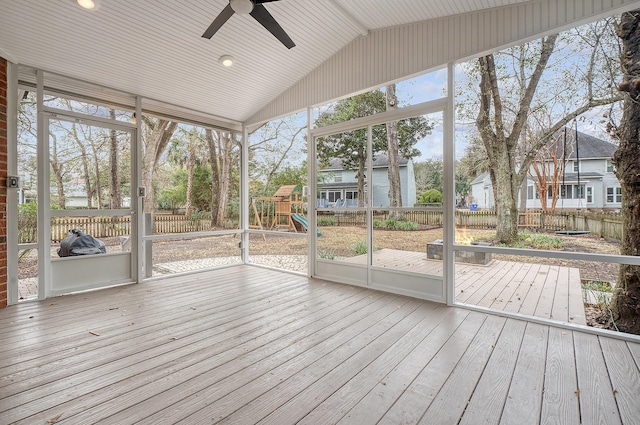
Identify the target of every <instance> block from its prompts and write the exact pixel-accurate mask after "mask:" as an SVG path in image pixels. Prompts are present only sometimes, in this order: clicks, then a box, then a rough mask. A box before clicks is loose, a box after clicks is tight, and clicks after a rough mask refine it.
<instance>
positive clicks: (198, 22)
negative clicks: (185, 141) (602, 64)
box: [0, 0, 522, 122]
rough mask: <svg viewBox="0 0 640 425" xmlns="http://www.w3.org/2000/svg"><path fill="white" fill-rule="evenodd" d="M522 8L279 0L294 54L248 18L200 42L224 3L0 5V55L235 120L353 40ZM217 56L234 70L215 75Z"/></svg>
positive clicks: (277, 11)
mask: <svg viewBox="0 0 640 425" xmlns="http://www.w3.org/2000/svg"><path fill="white" fill-rule="evenodd" d="M520 2H522V0H281V1H278V2H271V3H267V4H265V7H266V8H267V9H268V10H269V12H270V13H271V14H272V15H273V16H274V17H275V19H276V20H277V21H278V22H279V23H280V25H281V26H282V27H283V28H284V29H285V31H287V33H288V34H289V35H290V36H291V38H292V39H293V40H294V42H295V43H296V47H294V48H293V49H291V50H287V49H286V48H285V47H284V46H283V45H282V44H281V43H280V42H279V41H278V40H277V39H275V38H274V37H273V36H272V35H271V34H270V33H268V32H267V31H266V30H265V29H264V28H263V27H262V26H261V25H260V24H258V22H256V21H254V20H253V19H252V18H251V17H250V16H240V15H234V16H232V17H231V19H230V20H229V21H227V23H226V24H225V25H224V26H223V27H222V29H221V30H220V31H219V32H218V33H217V34H216V35H214V36H213V38H212V39H211V40H207V39H204V38H202V37H201V34H202V33H203V32H204V30H205V29H206V28H207V27H208V26H209V24H210V23H211V22H212V20H213V19H214V18H215V17H216V16H217V15H218V13H219V12H220V11H221V10H222V9H223V8H224V7H225V6H226V4H227V3H228V0H180V1H178V0H101V1H100V7H99V8H98V9H97V10H94V11H86V10H83V9H81V8H80V7H79V6H77V4H76V1H75V0H0V55H1V56H4V57H5V58H7V59H9V60H10V61H12V62H16V63H18V64H23V65H28V66H33V67H37V68H40V69H43V70H45V71H51V72H55V73H59V74H62V75H66V76H70V77H74V78H78V79H81V80H84V81H87V82H92V83H97V84H100V85H103V86H106V87H110V88H114V89H118V90H122V91H125V92H129V93H132V94H136V95H141V96H144V97H146V98H150V99H154V100H156V101H160V102H166V103H168V104H172V105H176V106H180V107H184V108H189V109H191V110H195V111H200V112H202V113H205V114H211V115H213V116H215V117H217V118H220V119H222V120H229V121H235V122H243V121H245V120H246V119H247V118H249V117H251V116H252V115H254V114H255V113H256V112H257V111H259V110H260V109H261V108H263V107H264V106H265V105H267V104H268V103H269V102H270V101H272V100H273V99H275V98H277V97H278V96H279V95H280V94H281V93H283V92H284V91H286V90H287V89H288V88H290V87H291V86H293V85H294V84H295V83H296V82H297V81H299V80H301V79H302V78H303V77H305V76H307V75H308V74H310V73H311V72H312V71H313V70H314V69H315V68H316V67H318V66H319V65H321V64H322V63H324V62H325V61H327V60H328V59H329V58H331V57H332V56H333V55H335V54H336V53H337V52H339V51H340V50H341V49H343V48H344V47H345V46H346V45H348V44H349V43H350V42H352V41H353V40H354V39H355V38H357V37H362V35H361V30H360V29H358V26H357V25H355V24H353V23H352V22H350V21H349V20H348V19H347V18H345V17H344V16H342V15H341V14H340V13H339V12H337V9H336V7H335V5H336V4H337V6H338V8H341V9H343V10H345V11H347V12H348V13H349V14H351V15H352V16H353V17H354V18H355V20H357V21H358V22H359V23H360V24H361V25H362V26H364V27H365V28H366V29H369V30H377V29H381V28H386V27H393V26H398V25H402V24H407V23H412V22H419V21H426V20H430V19H435V18H441V17H445V16H450V15H457V14H461V13H467V12H473V11H477V10H481V9H487V8H493V7H500V6H508V5H512V4H515V3H520ZM222 55H232V56H233V57H234V58H235V60H236V64H235V65H234V66H233V67H231V68H224V67H222V66H221V65H220V64H219V63H218V58H219V57H220V56H222Z"/></svg>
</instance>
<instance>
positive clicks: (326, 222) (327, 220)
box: [318, 217, 336, 226]
mask: <svg viewBox="0 0 640 425" xmlns="http://www.w3.org/2000/svg"><path fill="white" fill-rule="evenodd" d="M335 225H336V219H335V218H333V217H318V226H335Z"/></svg>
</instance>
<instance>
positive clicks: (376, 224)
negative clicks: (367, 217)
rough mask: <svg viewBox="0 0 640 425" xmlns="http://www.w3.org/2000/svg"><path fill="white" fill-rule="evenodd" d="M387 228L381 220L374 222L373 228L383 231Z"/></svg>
mask: <svg viewBox="0 0 640 425" xmlns="http://www.w3.org/2000/svg"><path fill="white" fill-rule="evenodd" d="M384 227H385V223H384V222H383V221H381V220H373V228H374V229H382V228H384Z"/></svg>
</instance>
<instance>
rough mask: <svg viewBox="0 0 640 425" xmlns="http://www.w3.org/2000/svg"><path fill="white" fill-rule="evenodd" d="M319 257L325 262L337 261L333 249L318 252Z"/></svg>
mask: <svg viewBox="0 0 640 425" xmlns="http://www.w3.org/2000/svg"><path fill="white" fill-rule="evenodd" d="M318 257H319V258H322V259H323V260H335V259H336V253H335V252H334V251H333V250H332V249H329V250H324V249H321V250H320V251H318Z"/></svg>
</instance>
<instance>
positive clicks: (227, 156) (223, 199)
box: [216, 131, 233, 226]
mask: <svg viewBox="0 0 640 425" xmlns="http://www.w3.org/2000/svg"><path fill="white" fill-rule="evenodd" d="M218 143H219V149H218V152H219V153H220V186H219V189H220V200H219V203H218V212H217V216H218V222H217V223H216V225H218V226H224V219H225V211H226V209H227V205H228V204H229V199H230V198H231V174H232V172H233V160H232V151H233V134H231V133H226V132H222V131H219V132H218Z"/></svg>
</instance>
